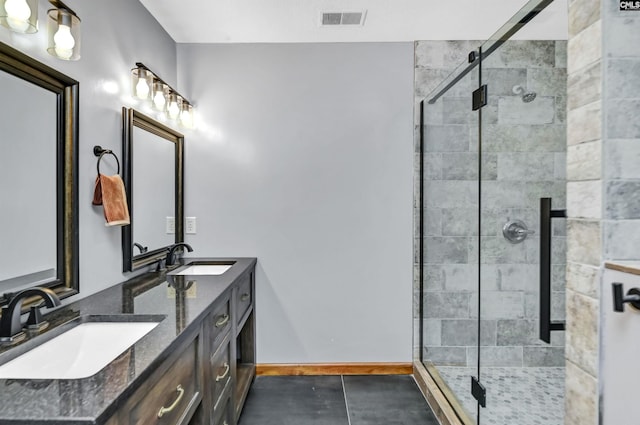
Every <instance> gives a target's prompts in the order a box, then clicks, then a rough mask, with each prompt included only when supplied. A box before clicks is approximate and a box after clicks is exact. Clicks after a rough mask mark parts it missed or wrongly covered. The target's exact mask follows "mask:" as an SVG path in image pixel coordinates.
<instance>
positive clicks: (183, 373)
mask: <svg viewBox="0 0 640 425" xmlns="http://www.w3.org/2000/svg"><path fill="white" fill-rule="evenodd" d="M197 347H198V340H197V339H196V340H194V341H193V342H192V343H191V344H190V345H189V346H188V347H187V348H186V349H185V350H184V351H183V352H182V354H181V355H180V357H178V358H177V359H176V360H175V361H174V362H173V364H172V365H171V366H170V367H169V369H168V370H167V371H166V372H165V373H164V374H163V375H162V376H161V377H160V378H159V379H158V381H157V382H155V384H153V385H152V386H150V387H143V388H141V389H140V390H139V391H138V393H136V394H135V395H134V398H133V400H136V399H137V398H138V397H137V396H138V395H142V398H141V399H139V400H138V401H137V402H135V404H134V405H133V406H132V407H131V408H130V410H129V412H128V418H129V420H128V423H130V424H145V425H146V424H154V425H155V424H158V425H164V424H167V425H175V424H180V423H182V422H183V421H184V419H187V418H184V415H185V414H186V413H188V411H189V409H190V408H191V407H192V405H193V404H194V403H196V402H198V401H199V400H198V399H199V398H200V394H201V392H200V388H198V376H197V373H198V372H197V371H198V364H197V356H198V351H197ZM140 393H142V394H140Z"/></svg>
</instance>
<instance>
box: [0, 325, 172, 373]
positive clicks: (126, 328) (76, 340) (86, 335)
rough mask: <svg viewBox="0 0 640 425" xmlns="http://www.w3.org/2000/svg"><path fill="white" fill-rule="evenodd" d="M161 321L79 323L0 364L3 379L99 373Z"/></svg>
mask: <svg viewBox="0 0 640 425" xmlns="http://www.w3.org/2000/svg"><path fill="white" fill-rule="evenodd" d="M158 323H159V322H158V321H134V322H127V321H115V322H114V321H111V322H109V321H89V322H84V323H80V324H78V325H77V326H74V327H72V328H71V329H69V330H68V331H66V332H63V333H62V334H60V335H58V336H56V337H55V338H52V339H50V340H49V341H46V342H44V343H42V344H40V345H37V346H36V347H34V348H32V349H31V350H29V351H27V352H26V353H24V354H22V355H20V356H18V357H16V358H15V359H13V360H11V361H9V362H7V363H5V364H3V365H1V366H0V379H82V378H88V377H90V376H93V375H95V374H96V373H98V372H99V371H100V370H101V369H102V368H104V367H105V366H107V365H108V364H109V363H111V362H112V361H113V360H115V359H116V358H117V357H118V356H119V355H120V354H122V353H123V352H124V351H125V350H127V349H128V348H129V347H131V346H132V345H133V344H135V343H136V342H137V341H138V340H140V339H141V338H142V337H143V336H145V335H146V334H148V333H149V332H151V330H152V329H153V328H155V327H156V326H158Z"/></svg>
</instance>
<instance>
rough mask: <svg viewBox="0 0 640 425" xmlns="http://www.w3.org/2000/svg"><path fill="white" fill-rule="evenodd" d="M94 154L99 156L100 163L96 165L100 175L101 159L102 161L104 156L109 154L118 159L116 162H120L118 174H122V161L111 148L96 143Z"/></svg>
mask: <svg viewBox="0 0 640 425" xmlns="http://www.w3.org/2000/svg"><path fill="white" fill-rule="evenodd" d="M93 154H94V155H95V156H97V157H98V165H97V167H96V168H97V169H98V175H100V161H102V157H103V156H105V155H107V154H109V155H113V157H114V158H115V159H116V164H118V174H120V161H119V160H118V156H117V155H116V154H115V153H113V151H112V150H111V149H103V148H102V146H99V145H96V146H94V147H93Z"/></svg>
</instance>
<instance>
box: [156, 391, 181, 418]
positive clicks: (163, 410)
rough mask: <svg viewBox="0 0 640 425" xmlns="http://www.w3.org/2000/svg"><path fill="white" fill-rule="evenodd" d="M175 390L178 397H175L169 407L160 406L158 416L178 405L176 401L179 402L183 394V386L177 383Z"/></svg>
mask: <svg viewBox="0 0 640 425" xmlns="http://www.w3.org/2000/svg"><path fill="white" fill-rule="evenodd" d="M176 392H177V393H178V398H176V401H174V402H173V404H171V406H169V407H164V406H162V407H161V408H160V411H159V412H158V417H159V418H161V417H162V416H164V414H165V413H169V412H171V411H172V410H173V409H175V408H176V406H177V405H178V403H180V400H182V396H183V395H184V388H182V385H178V386H177V387H176Z"/></svg>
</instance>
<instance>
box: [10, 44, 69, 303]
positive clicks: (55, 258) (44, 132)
mask: <svg viewBox="0 0 640 425" xmlns="http://www.w3.org/2000/svg"><path fill="white" fill-rule="evenodd" d="M78 88H79V83H78V82H77V81H76V80H74V79H72V78H70V77H68V76H66V75H64V74H62V73H60V72H58V71H56V70H55V69H53V68H50V67H48V66H46V65H44V64H42V63H40V62H38V61H36V60H35V59H32V58H30V57H29V56H27V55H25V54H23V53H21V52H19V51H17V50H15V49H13V48H12V47H10V46H7V45H6V44H4V43H0V92H2V95H3V102H0V128H1V129H2V130H1V131H2V140H1V141H0V145H2V154H1V155H0V192H1V193H2V198H3V202H2V208H0V220H2V221H1V222H2V223H3V224H4V229H3V237H2V244H0V304H4V303H6V302H7V301H8V299H9V298H10V297H11V295H12V294H13V293H15V292H17V291H19V290H22V289H25V288H28V287H33V286H44V287H48V288H51V289H53V290H54V291H55V292H56V293H57V294H58V296H59V297H60V298H65V297H68V296H71V295H74V294H77V293H78V291H79V288H78V155H77V152H78V122H79V119H78Z"/></svg>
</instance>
